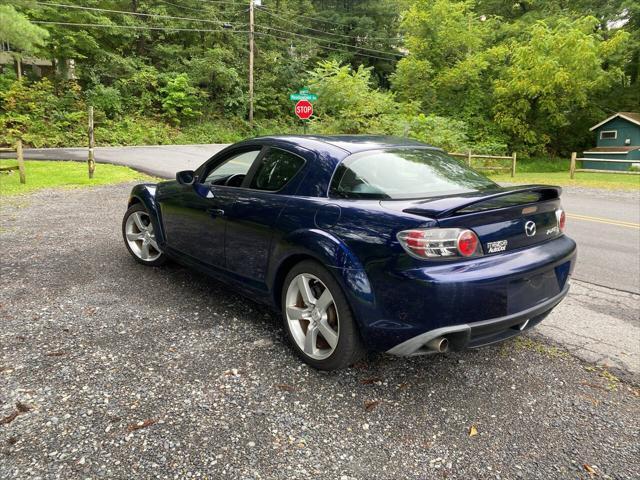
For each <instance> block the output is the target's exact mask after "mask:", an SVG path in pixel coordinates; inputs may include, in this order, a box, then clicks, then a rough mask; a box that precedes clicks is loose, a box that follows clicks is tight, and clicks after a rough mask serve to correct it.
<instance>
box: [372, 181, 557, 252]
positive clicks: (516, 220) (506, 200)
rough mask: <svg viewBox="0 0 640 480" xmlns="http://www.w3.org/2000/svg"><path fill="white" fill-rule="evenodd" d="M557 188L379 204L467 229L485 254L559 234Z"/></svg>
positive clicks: (514, 189) (515, 189)
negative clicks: (473, 233) (471, 231)
mask: <svg viewBox="0 0 640 480" xmlns="http://www.w3.org/2000/svg"><path fill="white" fill-rule="evenodd" d="M560 192H561V189H560V187H550V186H544V185H529V186H519V187H510V188H500V189H495V190H490V191H484V192H473V193H468V194H462V195H454V196H447V197H440V198H432V199H419V200H411V201H387V200H385V201H382V202H381V205H382V206H383V207H386V208H392V209H395V210H401V211H403V212H404V213H409V214H413V215H418V216H422V217H426V218H430V219H434V220H436V221H437V222H438V225H439V226H440V227H443V228H445V227H455V228H468V229H471V230H473V231H474V232H475V233H476V235H477V236H478V238H479V240H480V242H481V244H482V247H483V251H484V253H485V255H486V254H495V253H499V252H503V251H509V250H514V249H517V248H522V247H527V246H530V245H534V244H537V243H540V242H543V241H546V240H549V239H552V238H555V237H557V236H559V235H561V232H560V229H559V225H558V217H557V214H556V211H557V210H558V209H559V208H560V199H559V197H560Z"/></svg>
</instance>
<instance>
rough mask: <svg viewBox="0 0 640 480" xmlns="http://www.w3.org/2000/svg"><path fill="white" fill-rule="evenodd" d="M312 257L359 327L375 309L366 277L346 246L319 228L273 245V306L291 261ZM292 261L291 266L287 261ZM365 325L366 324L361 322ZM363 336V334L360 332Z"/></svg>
mask: <svg viewBox="0 0 640 480" xmlns="http://www.w3.org/2000/svg"><path fill="white" fill-rule="evenodd" d="M309 257H310V258H313V259H315V260H316V261H318V262H319V263H321V264H322V265H324V266H325V267H327V268H328V269H329V270H330V271H331V272H332V273H333V275H334V278H335V279H336V280H337V281H338V283H339V284H340V286H341V287H342V289H343V291H344V292H345V294H346V297H347V300H348V301H349V304H350V306H351V308H352V310H353V312H354V314H355V317H356V321H357V322H358V324H359V325H361V327H365V328H366V326H365V325H363V322H362V320H363V319H364V318H368V315H367V313H368V312H371V311H372V309H373V307H374V306H375V299H374V296H373V290H372V289H371V284H370V283H369V278H368V277H367V274H366V272H365V270H364V267H363V266H362V264H361V263H360V260H358V258H357V257H356V256H355V255H354V254H353V252H352V251H351V250H350V249H349V247H348V246H347V245H346V244H345V243H344V242H342V241H341V240H340V239H339V238H337V237H336V236H334V235H332V234H331V233H329V232H327V231H324V230H320V229H305V230H296V231H294V232H291V233H290V234H288V235H286V236H285V237H283V238H282V239H281V240H280V241H278V242H277V244H276V245H275V246H274V248H273V250H272V254H271V259H270V262H269V263H270V267H269V271H268V282H269V283H268V284H269V285H273V287H274V288H272V291H273V293H274V299H273V300H274V303H275V304H276V305H277V304H279V300H280V299H279V295H280V293H281V289H280V288H278V287H279V284H280V283H281V282H282V281H283V280H284V276H285V275H286V272H287V271H288V270H289V268H291V267H292V266H293V265H294V264H295V263H297V262H295V259H303V258H309ZM292 260H294V261H293V263H292V262H291V261H292ZM365 323H366V322H365ZM363 333H364V332H363Z"/></svg>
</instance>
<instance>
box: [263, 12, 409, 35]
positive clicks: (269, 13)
mask: <svg viewBox="0 0 640 480" xmlns="http://www.w3.org/2000/svg"><path fill="white" fill-rule="evenodd" d="M258 11H259V12H262V13H266V14H267V15H271V16H273V17H276V18H279V19H281V20H283V21H285V22H287V23H290V24H292V25H297V23H296V22H294V21H293V20H289V19H288V18H285V17H283V16H282V15H278V14H276V13H273V12H272V11H270V10H267V9H266V8H260V9H258ZM345 26H346V25H345ZM302 28H304V29H305V30H311V31H313V32H318V33H324V34H325V35H333V36H336V37H345V38H354V39H360V38H366V39H368V40H399V38H398V37H361V36H359V35H347V34H344V33H334V32H327V31H326V30H319V29H317V28H311V27H307V26H304V25H302Z"/></svg>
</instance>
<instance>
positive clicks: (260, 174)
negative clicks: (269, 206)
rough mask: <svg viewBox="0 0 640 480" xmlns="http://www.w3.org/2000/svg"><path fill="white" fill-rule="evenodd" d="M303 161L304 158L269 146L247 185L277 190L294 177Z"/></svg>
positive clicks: (259, 188) (258, 188)
mask: <svg viewBox="0 0 640 480" xmlns="http://www.w3.org/2000/svg"><path fill="white" fill-rule="evenodd" d="M304 162H305V161H304V159H303V158H302V157H299V156H298V155H295V154H293V153H290V152H286V151H284V150H280V149H278V148H270V149H269V150H268V151H267V153H266V154H265V156H264V158H263V159H262V162H261V164H260V167H258V171H257V172H256V174H255V175H254V177H253V179H252V180H251V185H250V186H249V187H250V188H254V189H256V190H266V191H271V192H275V191H278V190H280V189H281V188H283V187H284V186H285V185H286V184H287V183H288V182H289V181H290V180H291V179H292V178H293V177H295V175H296V174H297V173H298V172H299V171H300V169H301V168H302V166H303V165H304Z"/></svg>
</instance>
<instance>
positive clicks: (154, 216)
mask: <svg viewBox="0 0 640 480" xmlns="http://www.w3.org/2000/svg"><path fill="white" fill-rule="evenodd" d="M156 187H157V186H156V184H154V183H141V184H138V185H136V186H135V187H133V189H132V190H131V194H130V195H129V203H128V204H127V206H128V207H131V206H132V205H135V204H136V203H141V204H142V205H144V207H145V208H146V209H147V212H149V217H150V218H151V223H152V224H153V230H154V231H155V234H156V241H157V242H158V244H159V245H164V244H165V236H164V230H163V229H162V220H161V218H160V208H159V206H158V203H157V202H156Z"/></svg>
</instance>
